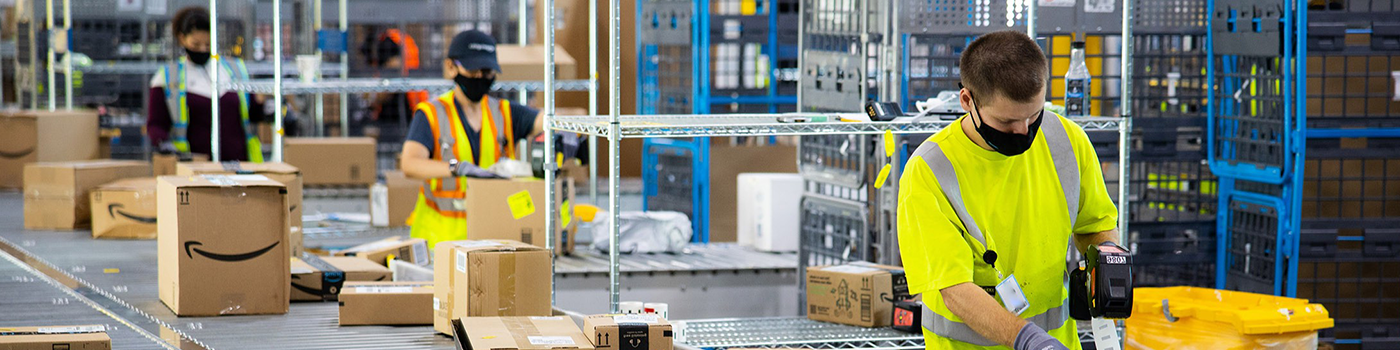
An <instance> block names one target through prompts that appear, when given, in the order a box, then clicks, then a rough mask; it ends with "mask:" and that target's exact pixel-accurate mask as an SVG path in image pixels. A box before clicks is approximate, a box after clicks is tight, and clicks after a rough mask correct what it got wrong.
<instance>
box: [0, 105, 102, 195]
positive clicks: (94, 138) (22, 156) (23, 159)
mask: <svg viewBox="0 0 1400 350" xmlns="http://www.w3.org/2000/svg"><path fill="white" fill-rule="evenodd" d="M40 135H44V137H39V136H40ZM98 151H99V150H98V133H97V112H94V111H90V110H73V111H63V110H59V111H54V112H46V111H34V110H25V111H5V112H0V188H22V187H23V186H24V165H25V164H29V163H35V162H70V161H75V160H89V159H96V158H97V156H98Z"/></svg>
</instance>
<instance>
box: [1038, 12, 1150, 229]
mask: <svg viewBox="0 0 1400 350" xmlns="http://www.w3.org/2000/svg"><path fill="white" fill-rule="evenodd" d="M1031 2H1032V3H1034V2H1035V1H1031ZM1121 40H1122V41H1123V48H1122V49H1121V52H1120V53H1119V55H1120V57H1122V59H1119V60H1118V61H1119V63H1120V64H1121V65H1122V67H1121V68H1120V70H1119V72H1120V73H1119V75H1120V78H1119V79H1118V83H1119V85H1120V86H1119V90H1118V91H1119V94H1118V96H1119V97H1118V98H1119V100H1118V105H1119V109H1120V110H1121V111H1122V112H1121V113H1119V114H1120V115H1121V117H1122V120H1123V121H1122V123H1121V124H1120V125H1119V126H1118V236H1119V237H1126V236H1127V232H1128V221H1129V220H1128V219H1129V217H1128V216H1129V215H1131V213H1130V212H1129V208H1130V207H1131V206H1129V203H1128V200H1129V199H1130V198H1129V197H1128V192H1129V191H1128V189H1129V188H1131V186H1129V180H1130V179H1129V175H1130V173H1131V172H1130V171H1128V170H1129V166H1130V165H1131V163H1129V161H1131V160H1132V157H1131V155H1130V154H1129V153H1130V152H1132V149H1133V148H1132V147H1131V145H1132V143H1131V142H1130V141H1131V140H1132V131H1133V5H1132V3H1125V4H1124V5H1123V35H1122V36H1121ZM1119 240H1120V241H1121V240H1122V238H1119Z"/></svg>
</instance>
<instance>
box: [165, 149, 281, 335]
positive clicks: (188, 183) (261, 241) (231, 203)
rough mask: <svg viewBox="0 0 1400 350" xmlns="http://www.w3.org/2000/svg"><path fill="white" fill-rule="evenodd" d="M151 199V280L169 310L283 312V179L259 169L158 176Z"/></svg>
mask: <svg viewBox="0 0 1400 350" xmlns="http://www.w3.org/2000/svg"><path fill="white" fill-rule="evenodd" d="M156 198H157V199H156V201H157V206H156V208H157V210H158V215H157V218H158V219H157V225H158V227H159V234H158V235H159V237H158V238H157V239H156V256H157V261H158V264H157V270H158V271H159V278H158V279H157V281H158V283H159V284H158V286H159V291H160V300H161V301H162V302H164V303H165V305H166V306H169V307H170V310H171V311H174V312H175V314H176V315H179V316H215V315H236V314H285V313H287V307H288V300H289V298H288V293H289V290H290V289H291V282H290V279H291V278H290V276H289V275H288V273H287V271H290V269H291V267H290V265H291V264H290V261H291V257H290V256H288V255H287V254H288V253H287V249H285V248H283V247H284V246H286V244H287V234H286V225H287V222H286V221H287V210H286V207H287V189H286V186H284V185H282V183H280V182H277V181H272V180H271V179H268V178H267V177H265V176H262V175H201V176H162V177H160V178H159V183H158V184H157V185H156ZM251 218H256V220H252V219H251Z"/></svg>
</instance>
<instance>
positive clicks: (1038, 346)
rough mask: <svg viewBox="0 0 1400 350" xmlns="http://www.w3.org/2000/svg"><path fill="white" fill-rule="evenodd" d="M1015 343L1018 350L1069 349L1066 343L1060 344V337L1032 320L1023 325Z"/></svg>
mask: <svg viewBox="0 0 1400 350" xmlns="http://www.w3.org/2000/svg"><path fill="white" fill-rule="evenodd" d="M1014 345H1016V350H1069V348H1068V347H1065V345H1064V344H1060V340H1059V339H1055V337H1052V336H1050V333H1045V330H1044V329H1040V326H1036V325H1035V324H1034V323H1030V322H1026V325H1025V326H1023V327H1021V332H1020V333H1016V343H1015V344H1014Z"/></svg>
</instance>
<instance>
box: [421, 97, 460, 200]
mask: <svg viewBox="0 0 1400 350" xmlns="http://www.w3.org/2000/svg"><path fill="white" fill-rule="evenodd" d="M428 104H429V105H432V106H433V113H435V115H437V125H438V149H439V150H440V151H438V154H439V155H441V157H440V158H442V161H444V162H448V163H451V162H452V161H455V160H458V159H457V151H456V150H455V149H453V145H456V144H457V139H456V138H455V137H453V136H452V115H451V114H447V108H446V107H444V106H443V105H442V100H439V99H436V98H434V99H429V100H428ZM444 121H445V122H447V123H443V122H444ZM450 180H452V178H443V179H442V180H439V181H438V183H439V184H440V185H441V186H442V189H443V190H447V191H456V190H457V182H456V181H450ZM428 192H429V194H428V196H427V197H429V198H430V199H433V198H435V197H433V196H432V193H431V192H432V191H428ZM438 209H439V210H445V209H443V207H441V206H439V207H438Z"/></svg>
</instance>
